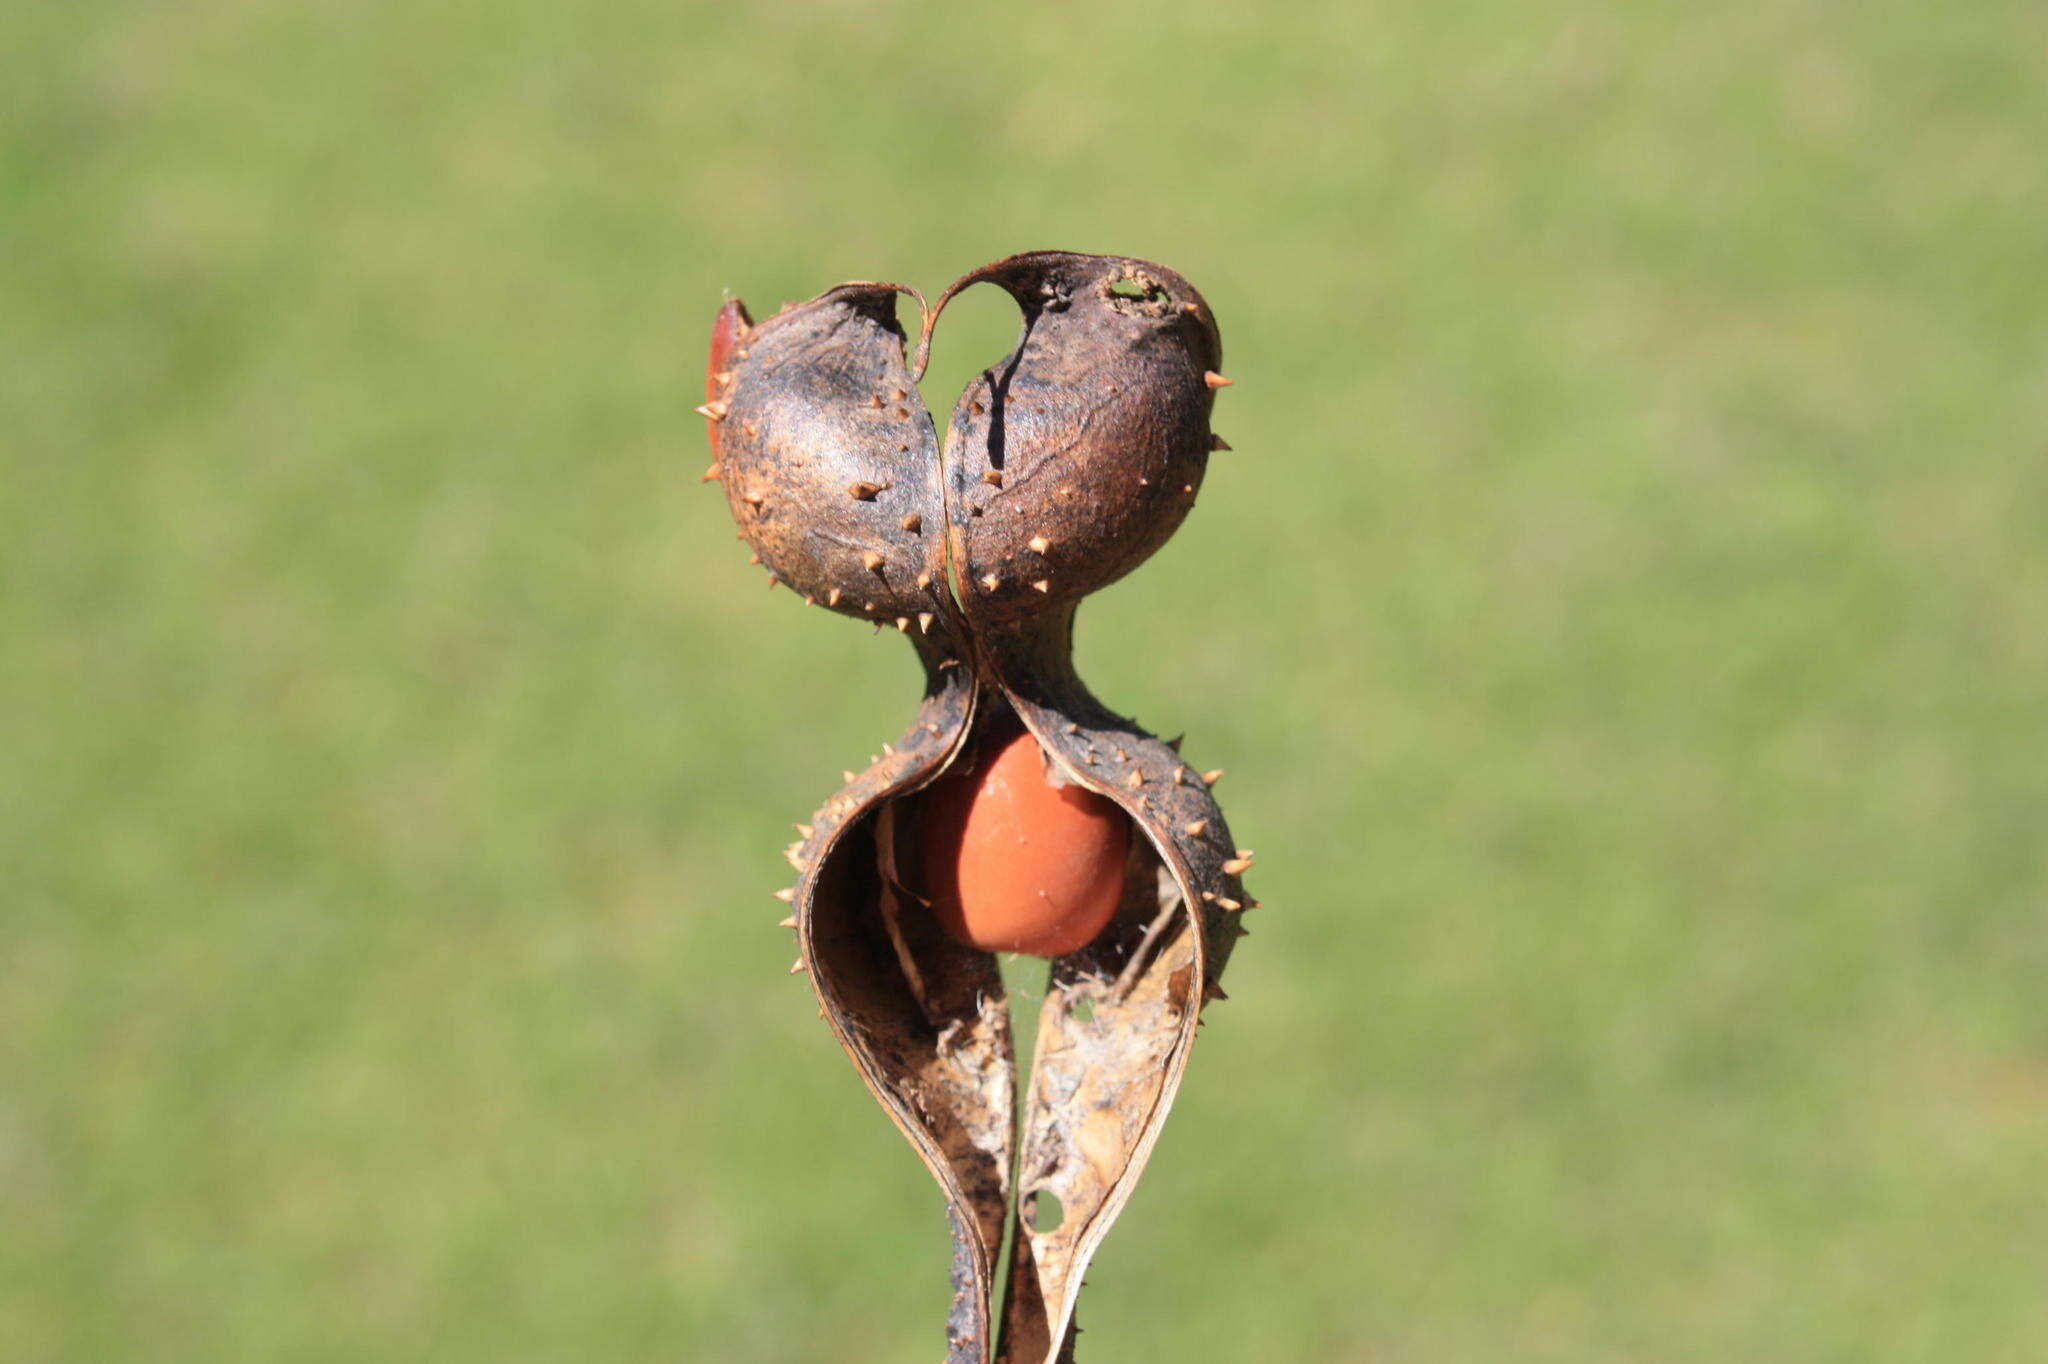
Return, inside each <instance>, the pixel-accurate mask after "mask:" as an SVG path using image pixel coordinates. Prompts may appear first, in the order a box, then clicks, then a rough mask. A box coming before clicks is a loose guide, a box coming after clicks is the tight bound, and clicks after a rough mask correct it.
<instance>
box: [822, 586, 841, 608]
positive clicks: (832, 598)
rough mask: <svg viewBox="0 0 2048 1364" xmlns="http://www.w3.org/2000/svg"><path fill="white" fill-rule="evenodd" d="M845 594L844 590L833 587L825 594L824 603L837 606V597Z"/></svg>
mask: <svg viewBox="0 0 2048 1364" xmlns="http://www.w3.org/2000/svg"><path fill="white" fill-rule="evenodd" d="M845 595H846V594H845V593H844V592H841V591H840V590H839V589H838V588H836V587H835V588H833V589H832V590H831V591H829V592H827V593H826V594H825V605H827V606H837V605H839V599H840V598H841V597H843V596H845Z"/></svg>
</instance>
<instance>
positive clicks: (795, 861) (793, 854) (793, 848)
mask: <svg viewBox="0 0 2048 1364" xmlns="http://www.w3.org/2000/svg"><path fill="white" fill-rule="evenodd" d="M803 846H804V845H803V844H801V843H792V844H790V845H789V846H788V847H786V848H784V849H783V850H782V856H783V860H784V861H786V862H788V863H789V865H790V866H792V867H795V868H796V869H797V870H798V871H802V870H803V869H804V859H803V858H802V856H800V854H801V852H802V850H803Z"/></svg>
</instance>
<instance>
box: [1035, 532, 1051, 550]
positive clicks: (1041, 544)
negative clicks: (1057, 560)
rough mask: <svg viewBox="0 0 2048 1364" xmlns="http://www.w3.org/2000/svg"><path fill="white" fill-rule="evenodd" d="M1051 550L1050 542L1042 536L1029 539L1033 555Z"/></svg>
mask: <svg viewBox="0 0 2048 1364" xmlns="http://www.w3.org/2000/svg"><path fill="white" fill-rule="evenodd" d="M1051 548H1052V541H1050V540H1048V539H1046V538H1045V537H1044V536H1043V535H1034V536H1032V537H1031V552H1032V553H1033V554H1043V553H1045V552H1046V551H1047V550H1049V549H1051Z"/></svg>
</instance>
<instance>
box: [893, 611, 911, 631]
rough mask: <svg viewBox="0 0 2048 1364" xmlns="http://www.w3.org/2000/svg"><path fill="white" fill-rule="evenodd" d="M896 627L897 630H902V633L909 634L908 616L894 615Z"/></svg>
mask: <svg viewBox="0 0 2048 1364" xmlns="http://www.w3.org/2000/svg"><path fill="white" fill-rule="evenodd" d="M896 628H897V629H898V630H900V631H902V632H903V633H904V634H906V635H907V634H909V633H910V617H908V616H898V617H896Z"/></svg>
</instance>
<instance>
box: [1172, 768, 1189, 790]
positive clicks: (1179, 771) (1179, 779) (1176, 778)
mask: <svg viewBox="0 0 2048 1364" xmlns="http://www.w3.org/2000/svg"><path fill="white" fill-rule="evenodd" d="M1173 783H1174V785H1176V786H1186V785H1187V783H1188V770H1187V768H1186V767H1176V768H1174V769H1173Z"/></svg>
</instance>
